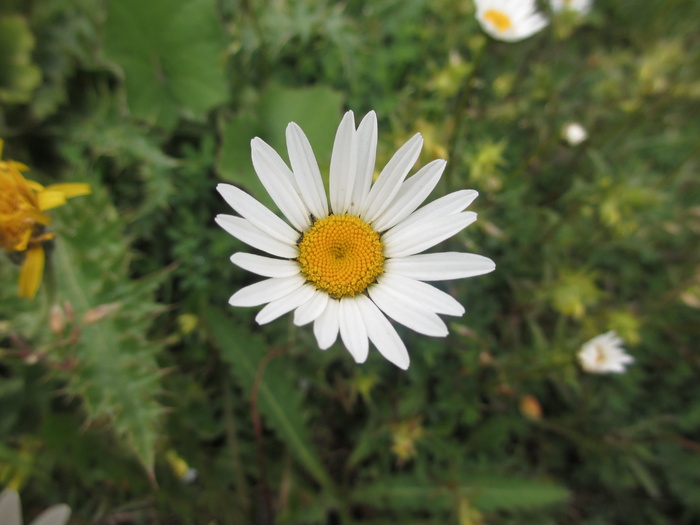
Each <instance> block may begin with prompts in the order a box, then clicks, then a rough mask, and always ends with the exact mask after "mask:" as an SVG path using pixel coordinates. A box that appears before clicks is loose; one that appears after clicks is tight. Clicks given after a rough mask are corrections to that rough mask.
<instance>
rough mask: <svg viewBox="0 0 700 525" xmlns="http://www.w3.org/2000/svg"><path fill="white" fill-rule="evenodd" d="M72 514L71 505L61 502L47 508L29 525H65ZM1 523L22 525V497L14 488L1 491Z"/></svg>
mask: <svg viewBox="0 0 700 525" xmlns="http://www.w3.org/2000/svg"><path fill="white" fill-rule="evenodd" d="M70 514H71V511H70V507H69V506H68V505H66V504H65V503H60V504H58V505H54V506H53V507H49V508H48V509H46V510H45V511H44V512H42V513H41V514H39V516H37V517H36V519H35V520H34V521H32V522H31V523H30V524H29V525H65V524H66V523H68V518H70ZM0 523H3V524H4V525H22V507H21V505H20V498H19V494H17V492H16V491H15V490H13V489H5V490H3V491H2V493H0Z"/></svg>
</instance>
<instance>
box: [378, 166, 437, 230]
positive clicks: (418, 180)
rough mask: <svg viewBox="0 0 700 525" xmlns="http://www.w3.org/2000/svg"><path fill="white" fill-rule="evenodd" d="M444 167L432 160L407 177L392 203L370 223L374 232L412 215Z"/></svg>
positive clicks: (434, 184)
mask: <svg viewBox="0 0 700 525" xmlns="http://www.w3.org/2000/svg"><path fill="white" fill-rule="evenodd" d="M445 165H447V162H445V161H444V160H442V159H438V160H434V161H433V162H431V163H430V164H427V165H425V166H423V167H422V168H421V169H420V170H419V171H418V173H416V174H415V175H413V176H412V177H409V178H408V179H407V180H406V181H405V182H404V183H403V184H402V185H401V189H400V190H399V193H398V195H397V196H396V199H394V202H392V203H391V205H390V206H389V207H388V208H387V209H386V210H384V212H382V214H381V215H380V216H379V218H378V219H377V220H376V221H374V223H372V226H373V228H374V229H375V231H378V232H382V231H384V230H388V229H389V228H391V227H392V226H394V225H396V224H398V223H399V222H401V221H402V220H404V219H405V218H406V217H408V216H409V215H410V214H411V213H413V212H414V211H415V209H416V208H417V207H418V206H420V205H421V204H422V202H423V201H424V200H425V199H426V198H427V197H428V195H430V192H431V191H433V189H434V188H435V186H436V185H437V183H438V181H439V180H440V177H441V176H442V172H443V171H444V170H445Z"/></svg>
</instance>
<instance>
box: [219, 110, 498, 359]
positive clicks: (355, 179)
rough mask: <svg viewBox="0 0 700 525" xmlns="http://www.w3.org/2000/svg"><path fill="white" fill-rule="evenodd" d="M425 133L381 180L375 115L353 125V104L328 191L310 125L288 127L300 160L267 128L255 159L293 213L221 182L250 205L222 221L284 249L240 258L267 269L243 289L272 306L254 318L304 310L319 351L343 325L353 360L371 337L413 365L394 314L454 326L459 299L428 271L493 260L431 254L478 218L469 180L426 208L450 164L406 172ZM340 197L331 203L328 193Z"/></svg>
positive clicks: (253, 240)
mask: <svg viewBox="0 0 700 525" xmlns="http://www.w3.org/2000/svg"><path fill="white" fill-rule="evenodd" d="M422 144H423V139H422V137H421V136H420V134H416V135H415V136H413V137H412V138H411V139H410V140H409V141H408V142H406V144H404V145H403V146H402V147H401V148H400V149H399V150H398V151H397V152H396V154H395V155H394V156H393V157H392V158H391V160H390V161H389V162H388V163H387V165H386V167H385V168H384V169H383V170H382V172H381V173H380V174H379V178H377V180H376V182H374V184H372V178H373V174H374V163H375V156H376V149H377V117H376V115H375V114H374V112H370V113H368V114H367V116H366V117H365V118H364V119H363V120H362V122H361V123H360V126H359V127H358V128H357V129H355V120H354V115H353V113H352V111H348V112H347V113H346V114H345V117H344V118H343V120H342V121H341V123H340V126H339V127H338V132H337V134H336V137H335V143H334V145H333V151H332V155H331V166H330V188H329V195H330V199H328V198H327V197H326V190H325V188H324V185H323V182H322V179H321V173H320V171H319V168H318V164H317V162H316V158H315V156H314V153H313V151H312V149H311V145H310V144H309V141H308V139H307V138H306V135H304V133H303V131H302V130H301V128H300V127H299V126H297V125H296V124H295V123H293V122H292V123H290V124H289V126H287V150H288V152H289V159H290V162H291V169H290V168H289V167H288V166H287V164H285V162H284V161H283V160H282V158H281V157H280V156H279V155H278V154H277V152H275V150H273V149H272V148H271V147H270V146H268V145H267V144H266V143H265V142H263V141H262V140H261V139H259V138H255V139H253V140H252V143H251V146H252V151H253V166H254V168H255V171H256V172H257V174H258V177H259V178H260V181H261V182H262V183H263V185H264V186H265V189H266V190H267V191H268V193H269V194H270V196H271V197H272V199H273V200H274V201H275V203H276V204H277V206H278V207H279V209H280V210H281V211H282V213H283V214H284V216H285V217H286V218H287V220H288V221H289V224H288V223H287V222H285V221H283V220H282V219H280V218H279V217H277V215H275V214H274V213H273V212H272V211H270V210H269V209H268V208H266V207H265V206H264V205H262V204H261V203H259V202H258V201H257V200H255V199H254V198H253V197H251V196H250V195H248V194H247V193H245V192H243V191H241V190H240V189H238V188H236V187H235V186H231V185H228V184H219V186H218V188H217V189H218V190H219V192H220V193H221V195H222V196H223V197H224V199H226V202H228V204H229V205H230V206H231V207H232V208H233V209H234V210H235V211H236V212H238V213H239V214H240V216H238V217H237V216H233V215H219V216H217V218H216V222H217V223H218V224H219V225H220V226H221V227H222V228H224V229H225V230H226V231H227V232H228V233H230V234H231V235H233V236H234V237H236V238H237V239H239V240H241V241H243V242H244V243H246V244H249V245H250V246H252V247H253V248H257V249H259V250H262V251H264V252H267V253H268V254H270V255H272V256H274V258H272V257H263V256H260V255H254V254H250V253H236V254H234V255H233V256H232V257H231V261H232V262H233V263H234V264H237V265H238V266H240V267H241V268H243V269H245V270H248V271H250V272H253V273H256V274H258V275H262V276H264V277H268V279H266V280H263V281H260V282H258V283H255V284H253V285H250V286H246V287H245V288H242V289H241V290H239V291H238V292H236V293H235V294H233V296H232V297H231V299H230V300H229V303H230V304H231V305H233V306H259V305H263V304H265V305H266V306H265V307H264V308H263V309H262V310H261V311H260V312H259V313H258V315H257V316H256V318H255V319H256V321H257V322H258V323H259V324H265V323H269V322H270V321H272V320H274V319H277V318H278V317H280V316H282V315H284V314H285V313H287V312H290V311H292V310H293V311H294V324H296V325H297V326H302V325H305V324H307V323H311V322H313V323H314V335H315V336H316V340H317V342H318V345H319V347H320V348H321V349H324V350H325V349H327V348H329V347H330V346H331V345H332V344H333V343H334V342H335V340H336V339H337V337H338V333H340V338H341V340H342V341H343V343H344V345H345V347H346V348H347V349H348V351H349V352H350V353H351V354H352V356H353V358H354V359H355V361H357V362H358V363H362V362H364V361H365V360H366V359H367V354H368V351H369V341H372V343H373V344H374V346H376V347H377V350H379V352H380V353H381V354H382V355H383V356H384V357H385V358H387V359H388V360H389V361H391V362H392V363H394V364H395V365H396V366H398V367H400V368H403V369H406V368H408V365H409V357H408V352H407V351H406V347H405V345H404V343H403V341H402V340H401V338H400V337H399V335H398V334H397V332H396V330H395V329H394V327H393V326H392V324H391V323H390V322H389V320H388V319H387V317H386V316H388V317H391V318H392V319H393V320H394V321H397V322H399V323H401V324H403V325H405V326H407V327H409V328H411V329H412V330H415V331H416V332H419V333H421V334H424V335H428V336H434V337H444V336H446V335H447V332H448V330H447V326H446V325H445V323H444V322H443V320H442V319H441V318H440V317H439V316H438V314H444V315H454V316H461V315H462V314H463V313H464V308H463V307H462V305H461V304H459V303H458V302H457V301H456V300H455V299H453V298H452V297H451V296H449V295H448V294H446V293H445V292H443V291H441V290H438V289H437V288H435V287H434V286H432V285H430V284H428V283H426V282H425V281H439V280H447V279H461V278H464V277H472V276H474V275H481V274H484V273H488V272H491V271H493V270H494V269H495V265H494V263H493V261H491V259H488V258H486V257H482V256H480V255H474V254H469V253H458V252H445V253H429V254H421V253H420V252H423V251H424V250H427V249H428V248H431V247H432V246H435V245H436V244H438V243H439V242H441V241H443V240H445V239H447V238H449V237H452V236H453V235H455V234H456V233H458V232H460V231H462V230H463V229H464V228H466V227H467V226H468V225H469V224H471V223H472V222H474V221H475V220H476V214H475V213H474V212H467V211H464V209H465V208H466V207H467V206H468V205H469V204H470V203H471V202H472V201H473V200H474V199H475V198H476V196H477V192H476V191H473V190H461V191H457V192H454V193H450V194H449V195H446V196H444V197H442V198H439V199H437V200H435V201H433V202H431V203H430V204H427V205H425V206H423V207H422V208H418V207H419V206H420V204H421V203H422V202H423V201H424V200H425V199H426V198H427V197H428V195H429V194H430V192H431V191H432V190H433V188H435V186H436V185H437V183H438V181H439V180H440V177H441V175H442V172H443V170H444V169H445V164H446V162H445V161H444V160H435V161H433V162H431V163H429V164H427V165H426V166H424V167H423V168H422V169H420V170H419V171H418V172H417V173H416V174H415V175H413V176H412V177H410V178H408V179H406V176H407V175H408V172H409V171H410V169H411V167H412V166H413V165H414V163H415V162H416V160H417V159H418V155H419V153H420V150H421V147H422ZM329 201H330V202H329Z"/></svg>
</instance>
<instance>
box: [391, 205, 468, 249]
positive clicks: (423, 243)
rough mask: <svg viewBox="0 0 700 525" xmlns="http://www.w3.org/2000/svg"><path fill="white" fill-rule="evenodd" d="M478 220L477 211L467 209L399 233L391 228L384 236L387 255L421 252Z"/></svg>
mask: <svg viewBox="0 0 700 525" xmlns="http://www.w3.org/2000/svg"><path fill="white" fill-rule="evenodd" d="M475 220H476V213H474V212H473V211H465V212H463V213H455V214H453V215H448V216H447V217H439V218H437V219H433V220H430V221H426V222H424V223H421V224H416V225H415V226H414V227H413V228H404V229H403V230H400V231H399V232H398V233H395V232H394V230H389V231H388V232H387V233H385V234H384V235H383V236H382V242H383V243H384V255H385V256H386V257H406V256H408V255H413V254H414V253H420V252H422V251H425V250H427V249H428V248H430V247H432V246H435V245H436V244H438V243H440V242H442V241H444V240H445V239H449V238H450V237H452V236H453V235H455V234H457V233H459V232H460V231H462V230H463V229H464V228H466V227H467V226H469V225H470V224H471V223H473V222H474V221H475Z"/></svg>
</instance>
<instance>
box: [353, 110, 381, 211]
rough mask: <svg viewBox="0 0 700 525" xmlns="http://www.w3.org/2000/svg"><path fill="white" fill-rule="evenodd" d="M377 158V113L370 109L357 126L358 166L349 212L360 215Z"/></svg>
mask: <svg viewBox="0 0 700 525" xmlns="http://www.w3.org/2000/svg"><path fill="white" fill-rule="evenodd" d="M376 158H377V115H376V114H375V113H374V111H370V112H369V113H367V115H365V118H363V119H362V122H360V126H359V127H358V128H357V166H356V170H357V171H356V175H355V184H354V186H353V189H352V199H351V200H350V208H349V209H348V213H350V214H352V215H360V212H361V211H362V207H363V206H364V203H365V200H366V199H367V195H368V194H369V189H370V187H371V186H372V178H373V177H374V163H375V161H376Z"/></svg>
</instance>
